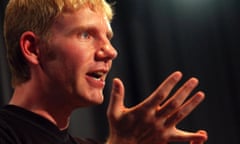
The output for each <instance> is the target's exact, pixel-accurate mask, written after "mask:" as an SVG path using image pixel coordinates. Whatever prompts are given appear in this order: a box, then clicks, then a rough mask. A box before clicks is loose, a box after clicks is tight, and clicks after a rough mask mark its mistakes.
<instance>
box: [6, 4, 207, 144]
mask: <svg viewBox="0 0 240 144" xmlns="http://www.w3.org/2000/svg"><path fill="white" fill-rule="evenodd" d="M50 34H51V35H50V37H49V40H48V41H46V40H41V39H40V38H39V37H38V36H37V35H36V34H34V33H33V32H31V31H27V32H24V33H23V34H22V36H21V39H20V46H21V50H22V53H23V55H24V57H25V58H26V60H27V61H28V63H29V66H30V70H31V79H30V80H29V81H28V82H25V83H23V84H21V85H18V86H17V87H16V88H15V91H14V94H13V97H12V99H11V101H10V104H13V105H17V106H20V107H23V108H25V109H27V110H30V111H32V112H34V113H36V114H38V115H41V116H42V117H45V118H46V119H48V120H49V121H51V122H52V123H54V124H55V125H56V126H57V127H58V128H59V129H60V130H63V129H66V128H67V127H68V124H69V118H70V115H71V112H72V111H73V110H75V109H76V108H80V107H87V106H91V105H96V104H101V103H102V102H103V99H104V96H103V93H102V92H103V88H104V85H105V79H106V76H107V73H108V72H109V70H110V68H111V65H112V60H113V59H114V58H116V56H117V52H116V50H115V49H114V48H113V47H112V45H111V43H110V39H111V38H112V35H113V34H112V30H111V27H110V25H109V21H108V20H107V19H106V17H105V15H103V14H102V13H101V12H94V11H92V10H90V9H89V8H87V7H84V8H82V9H79V10H78V11H76V12H72V13H64V14H62V15H61V16H59V18H58V19H57V20H56V21H55V23H54V24H53V25H52V26H51V28H50ZM96 75H98V76H99V77H98V78H96V77H95V76H96ZM181 77H182V74H181V73H180V72H175V73H173V74H172V75H170V76H169V77H168V78H167V79H166V80H165V81H164V82H163V83H162V84H161V85H160V86H159V87H158V88H157V89H156V90H155V91H154V92H153V93H152V94H151V95H150V96H149V97H148V98H147V99H146V100H144V101H143V102H142V103H140V104H138V105H136V106H134V107H131V108H126V107H125V106H124V103H123V101H124V100H123V99H124V85H123V83H122V81H121V80H120V79H118V78H115V79H114V80H113V88H112V93H111V99H110V103H109V107H108V111H107V115H108V119H109V124H110V135H109V139H108V141H107V143H109V144H149V143H151V144H167V143H168V142H171V141H187V142H189V143H190V144H203V143H204V141H206V139H207V134H206V132H205V131H199V132H196V133H192V132H186V131H182V130H179V129H177V128H176V125H177V124H178V123H179V122H180V121H182V120H183V119H184V118H185V117H186V116H187V115H188V114H189V113H190V112H191V111H192V110H193V109H195V108H196V107H197V105H198V104H199V103H200V102H201V101H202V100H203V99H204V93H203V92H197V93H196V94H194V95H193V96H192V97H191V98H190V99H189V100H187V101H186V102H185V101H184V100H185V99H186V98H187V97H188V96H189V94H190V93H191V92H192V90H193V89H194V88H195V87H196V86H197V84H198V80H197V79H196V78H191V79H189V80H188V81H187V82H186V83H185V84H184V85H183V86H182V87H180V88H179V90H178V91H177V92H176V93H175V94H174V95H173V96H172V97H170V98H168V97H169V93H170V91H171V90H172V89H173V88H174V86H175V85H176V84H177V82H178V81H180V79H181ZM167 98H168V99H167ZM33 103H34V105H33ZM59 108H61V111H59Z"/></svg>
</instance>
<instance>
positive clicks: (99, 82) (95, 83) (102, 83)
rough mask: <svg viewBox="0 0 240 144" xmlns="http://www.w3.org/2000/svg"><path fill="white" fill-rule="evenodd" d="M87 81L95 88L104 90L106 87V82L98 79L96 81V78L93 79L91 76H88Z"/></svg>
mask: <svg viewBox="0 0 240 144" xmlns="http://www.w3.org/2000/svg"><path fill="white" fill-rule="evenodd" d="M86 79H87V81H88V83H89V84H90V85H91V86H93V87H95V88H101V89H102V88H104V86H105V81H103V80H98V79H96V78H94V77H91V76H86Z"/></svg>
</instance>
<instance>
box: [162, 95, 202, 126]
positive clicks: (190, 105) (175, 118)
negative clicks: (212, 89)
mask: <svg viewBox="0 0 240 144" xmlns="http://www.w3.org/2000/svg"><path fill="white" fill-rule="evenodd" d="M204 98H205V95H204V93H203V92H201V91H200V92H197V93H196V94H195V95H194V96H193V97H191V98H190V99H189V100H188V101H186V103H185V104H183V105H182V106H181V107H180V108H179V109H178V110H177V111H175V112H174V113H173V114H172V115H171V116H170V117H169V118H168V119H167V121H166V123H165V126H167V127H170V126H175V125H176V124H177V123H179V122H180V121H182V120H183V119H184V118H185V117H186V116H187V115H189V114H190V113H191V112H192V111H193V110H194V109H195V108H196V107H197V106H198V105H199V104H200V103H201V102H202V101H203V100H204Z"/></svg>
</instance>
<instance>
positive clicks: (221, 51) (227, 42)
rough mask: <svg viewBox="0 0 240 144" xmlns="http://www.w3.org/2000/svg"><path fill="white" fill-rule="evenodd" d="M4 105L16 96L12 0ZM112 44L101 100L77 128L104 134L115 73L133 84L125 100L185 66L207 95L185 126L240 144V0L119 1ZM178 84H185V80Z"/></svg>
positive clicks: (80, 115) (0, 100)
mask: <svg viewBox="0 0 240 144" xmlns="http://www.w3.org/2000/svg"><path fill="white" fill-rule="evenodd" d="M0 2H1V5H0V9H1V12H0V13H1V31H0V32H1V39H0V40H1V41H0V43H1V49H0V59H1V65H0V84H1V85H0V104H1V105H4V104H6V103H7V101H8V100H9V98H10V97H11V92H12V90H11V87H10V74H9V70H8V67H7V64H6V56H5V49H4V45H3V38H2V21H3V13H4V6H5V4H6V3H7V0H1V1H0ZM115 2H116V4H115V11H116V15H115V19H114V21H113V23H112V28H113V30H114V32H115V37H114V39H113V45H114V46H115V47H116V48H117V50H118V51H119V57H118V58H117V59H116V60H115V61H114V66H113V69H112V71H111V73H110V76H109V78H108V85H107V86H106V89H105V97H106V98H105V99H106V100H105V102H104V104H103V105H101V106H96V107H93V108H86V109H83V110H77V111H76V112H74V114H73V116H72V123H71V126H70V132H71V133H72V134H73V135H76V136H83V137H93V138H98V139H102V140H103V139H105V138H106V137H107V133H108V127H107V120H106V116H105V111H106V107H107V104H108V99H109V93H110V86H111V80H112V78H113V77H116V76H117V77H120V78H121V79H122V80H123V81H124V84H125V87H126V105H127V106H133V105H135V104H137V103H139V102H141V101H142V100H143V99H144V98H146V97H147V96H148V95H149V94H150V93H151V92H152V91H153V90H154V89H155V88H156V87H157V86H158V85H159V84H160V83H161V82H162V81H163V80H164V79H165V78H166V77H167V76H168V75H169V74H170V73H172V72H173V71H176V70H180V71H182V72H183V74H184V77H183V80H182V83H183V82H184V81H185V80H187V79H188V78H190V77H192V76H195V77H198V78H199V79H200V85H199V87H198V89H201V90H203V91H204V92H205V93H206V99H205V101H204V102H203V103H202V104H201V105H200V106H199V107H198V108H197V109H196V110H195V111H194V112H193V113H192V114H191V115H190V116H189V117H187V118H186V119H185V120H184V121H183V122H182V123H180V125H178V127H179V128H182V129H186V130H190V131H196V130H198V129H206V130H207V131H208V133H209V140H208V141H207V144H239V143H240V138H239V136H240V132H239V129H240V124H239V122H240V118H239V111H240V89H239V83H240V75H239V72H240V58H239V54H240V49H239V48H240V42H239V40H240V36H239V35H240V28H239V27H240V1H239V0H116V1H115ZM178 86H179V85H178Z"/></svg>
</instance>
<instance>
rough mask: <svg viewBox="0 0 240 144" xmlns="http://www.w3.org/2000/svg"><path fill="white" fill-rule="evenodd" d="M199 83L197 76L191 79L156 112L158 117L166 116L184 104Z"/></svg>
mask: <svg viewBox="0 0 240 144" xmlns="http://www.w3.org/2000/svg"><path fill="white" fill-rule="evenodd" d="M197 85H198V80H197V79H196V78H191V79H189V80H188V81H187V82H186V83H185V84H184V85H183V86H182V87H181V88H180V89H179V90H178V91H177V92H176V93H175V94H174V96H172V97H171V98H170V99H169V100H168V101H167V102H165V104H164V105H163V106H162V107H161V108H160V109H159V111H158V112H157V113H156V115H157V116H158V117H166V116H167V115H169V114H170V113H172V112H173V111H175V110H176V109H177V108H178V107H179V106H181V105H182V104H183V102H184V101H185V99H186V98H187V97H188V96H189V94H190V93H191V92H192V90H193V89H194V88H195V87H196V86H197Z"/></svg>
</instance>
